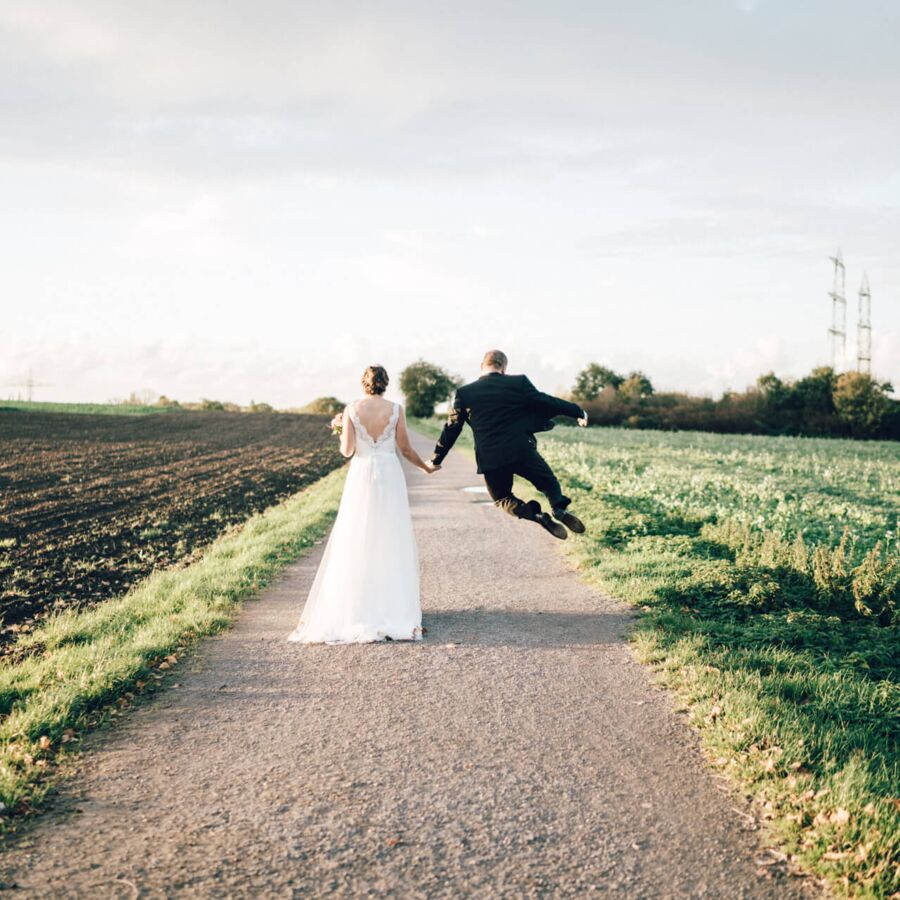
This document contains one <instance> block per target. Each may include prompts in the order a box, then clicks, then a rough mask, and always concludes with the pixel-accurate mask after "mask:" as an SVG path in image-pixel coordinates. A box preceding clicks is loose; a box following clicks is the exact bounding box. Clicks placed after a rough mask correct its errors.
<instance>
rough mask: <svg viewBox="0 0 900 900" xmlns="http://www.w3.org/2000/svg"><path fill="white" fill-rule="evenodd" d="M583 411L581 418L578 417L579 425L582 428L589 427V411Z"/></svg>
mask: <svg viewBox="0 0 900 900" xmlns="http://www.w3.org/2000/svg"><path fill="white" fill-rule="evenodd" d="M581 412H582V417H581V418H580V419H576V421H577V422H578V425H579V426H580V427H581V428H587V426H588V417H587V413H586V412H585V411H584V410H582V411H581Z"/></svg>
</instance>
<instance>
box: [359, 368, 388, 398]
mask: <svg viewBox="0 0 900 900" xmlns="http://www.w3.org/2000/svg"><path fill="white" fill-rule="evenodd" d="M389 381H390V379H389V378H388V373H387V369H385V367H384V366H369V368H368V369H366V371H365V372H363V377H362V386H363V390H364V391H365V392H366V393H367V394H383V393H384V392H385V391H386V390H387V386H388V382H389Z"/></svg>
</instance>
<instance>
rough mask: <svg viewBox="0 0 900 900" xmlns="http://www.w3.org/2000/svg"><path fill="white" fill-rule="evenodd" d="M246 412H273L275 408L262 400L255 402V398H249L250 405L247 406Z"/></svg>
mask: <svg viewBox="0 0 900 900" xmlns="http://www.w3.org/2000/svg"><path fill="white" fill-rule="evenodd" d="M247 412H252V413H270V412H275V409H274V408H273V407H272V405H271V404H270V403H263V402H262V401H260V402H259V403H257V402H256V401H255V400H251V401H250V405H249V406H248V407H247Z"/></svg>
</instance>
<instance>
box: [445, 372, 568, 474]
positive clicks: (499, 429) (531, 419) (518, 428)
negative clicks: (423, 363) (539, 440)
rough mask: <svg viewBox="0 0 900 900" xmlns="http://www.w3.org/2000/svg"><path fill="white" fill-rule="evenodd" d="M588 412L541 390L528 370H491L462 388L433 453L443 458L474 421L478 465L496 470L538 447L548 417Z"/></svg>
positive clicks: (483, 470)
mask: <svg viewBox="0 0 900 900" xmlns="http://www.w3.org/2000/svg"><path fill="white" fill-rule="evenodd" d="M582 415H583V413H582V410H581V407H580V406H578V405H576V404H575V403H570V402H569V401H568V400H560V399H559V398H558V397H551V396H550V395H549V394H543V393H541V392H540V391H539V390H538V389H537V388H536V387H535V386H534V385H533V384H532V383H531V382H530V381H529V380H528V378H527V377H526V376H525V375H502V374H500V373H499V372H488V373H487V374H486V375H482V376H481V378H479V379H478V380H477V381H473V382H472V383H471V384H466V385H464V386H463V387H461V388H460V389H459V390H458V391H457V392H456V396H455V397H454V398H453V403H452V404H451V406H450V414H449V416H448V418H447V424H446V425H444V429H443V431H442V432H441V436H440V438H438V442H437V444H436V445H435V448H434V456H433V458H432V459H433V462H434V463H435V464H437V465H439V464H440V463H441V462H442V461H443V459H444V457H445V456H446V455H447V454H448V453H449V452H450V448H451V447H452V446H453V445H454V443H456V439H457V438H458V437H459V433H460V432H461V431H462V428H463V425H465V423H466V422H468V423H469V425H470V426H471V428H472V432H473V433H474V435H475V461H476V462H477V464H478V471H479V472H482V473H483V472H490V471H492V470H493V469H499V468H501V467H502V466H507V465H511V464H513V463H516V462H518V461H519V460H520V459H522V457H523V456H525V455H526V454H528V453H530V452H533V450H534V446H535V444H534V432H535V431H544V430H546V428H547V423H546V420H547V419H549V418H552V417H553V416H570V417H571V418H573V419H578V418H581V416H582Z"/></svg>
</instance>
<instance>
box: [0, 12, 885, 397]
mask: <svg viewBox="0 0 900 900" xmlns="http://www.w3.org/2000/svg"><path fill="white" fill-rule="evenodd" d="M898 41H900V5H898V4H896V3H893V2H888V0H885V2H874V0H856V2H853V3H851V2H849V0H847V2H831V0H777V2H776V0H683V2H679V3H673V2H671V0H634V2H628V3H625V2H604V0H590V2H588V0H583V2H575V0H553V2H549V0H545V2H533V0H516V2H506V0H503V2H500V0H478V2H469V0H457V2H454V3H446V2H430V0H419V2H416V3H396V2H392V0H379V2H378V3H368V2H360V3H349V2H342V0H329V2H327V3H325V2H318V3H308V2H303V0H254V2H249V0H229V2H224V0H154V2H153V3H140V4H139V3H122V2H120V0H77V2H76V0H68V2H65V0H55V2H54V0H0V285H2V288H0V305H2V316H0V322H2V329H0V397H7V396H16V395H17V394H18V393H20V392H21V390H22V389H21V388H17V387H13V386H10V385H11V384H15V383H18V382H21V381H22V380H23V379H24V378H25V376H27V374H28V372H29V371H32V372H33V375H34V378H35V379H36V380H37V381H39V382H42V383H43V384H44V386H43V387H40V388H38V389H36V391H35V397H36V398H37V399H44V400H72V401H75V400H82V401H105V400H107V399H111V398H117V397H123V396H127V395H128V394H129V393H131V392H133V391H135V392H139V391H147V392H152V393H154V394H166V395H168V396H170V397H175V398H177V399H180V400H183V401H191V400H197V399H199V398H201V397H210V398H215V399H220V400H230V401H233V402H238V403H247V402H248V401H250V400H251V399H255V400H257V401H266V402H270V403H272V404H273V405H276V406H278V407H290V406H298V405H302V404H303V403H305V402H307V401H309V400H310V399H312V398H313V397H316V396H320V395H336V396H338V397H340V398H341V399H343V400H350V399H352V398H353V397H355V396H358V395H359V393H360V389H359V377H360V374H361V372H362V370H363V369H364V368H365V366H366V365H368V364H370V363H380V364H383V365H385V366H386V367H387V368H388V370H389V371H390V372H391V373H392V374H393V375H394V376H395V381H396V376H397V375H399V371H400V370H401V369H402V368H403V366H405V365H406V364H408V363H409V362H412V361H413V360H415V359H417V358H425V359H427V360H430V361H433V362H436V363H438V364H440V365H442V366H444V367H446V368H447V369H449V370H450V371H451V372H453V373H454V374H457V375H459V376H461V377H462V378H465V379H467V380H468V379H470V378H472V377H474V376H476V375H477V370H478V363H479V361H480V358H481V355H482V354H483V352H484V351H485V350H486V349H489V348H493V347H499V348H500V349H503V350H505V351H506V353H507V354H508V355H509V357H510V369H511V371H515V372H522V371H524V372H527V373H528V374H529V375H530V376H531V378H532V380H533V381H534V382H535V383H536V384H538V385H539V386H540V387H542V388H543V389H545V390H551V391H557V392H562V391H565V390H567V389H568V388H569V387H570V386H571V385H572V383H573V381H574V377H575V374H576V373H577V372H578V370H579V369H580V368H582V367H583V366H584V365H585V364H586V363H588V362H590V361H597V362H601V363H603V364H606V365H609V366H612V367H613V368H615V369H618V370H622V371H625V372H627V371H630V370H633V369H641V370H643V371H645V372H646V373H647V374H648V375H649V376H650V378H651V380H652V381H653V383H654V384H655V385H656V386H657V388H659V389H672V390H675V389H677V390H689V391H692V392H697V393H703V394H712V395H717V394H718V393H720V392H721V391H723V390H726V389H741V388H743V387H745V386H747V385H748V384H751V383H753V382H754V381H755V379H756V377H757V375H759V374H760V373H761V372H764V371H769V370H773V369H774V370H775V371H776V372H778V373H779V374H781V375H783V376H792V377H796V376H799V375H802V374H803V373H805V372H807V371H808V370H809V369H810V368H812V367H813V366H814V365H819V364H825V363H828V362H829V361H830V355H829V344H828V339H827V328H828V327H829V324H830V317H831V308H830V300H829V298H828V295H827V292H828V291H829V290H830V288H831V264H830V262H829V259H828V257H829V256H830V255H832V254H834V253H835V251H836V250H837V249H838V248H840V249H841V250H842V252H843V257H844V261H845V263H846V266H847V295H848V316H847V319H848V347H847V356H848V359H847V363H846V365H847V366H848V367H854V366H855V336H856V328H855V325H856V320H857V290H858V287H859V284H860V280H861V278H862V275H863V272H864V271H865V272H867V273H868V277H869V281H870V283H871V289H872V325H873V357H874V361H873V369H874V374H876V375H877V376H878V377H880V378H883V379H889V380H892V381H893V382H894V383H895V384H896V385H898V386H900V152H898V148H900V54H898V53H897V45H898ZM393 390H394V388H393V387H392V391H393ZM393 396H395V397H396V396H397V394H396V392H394V393H393Z"/></svg>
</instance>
